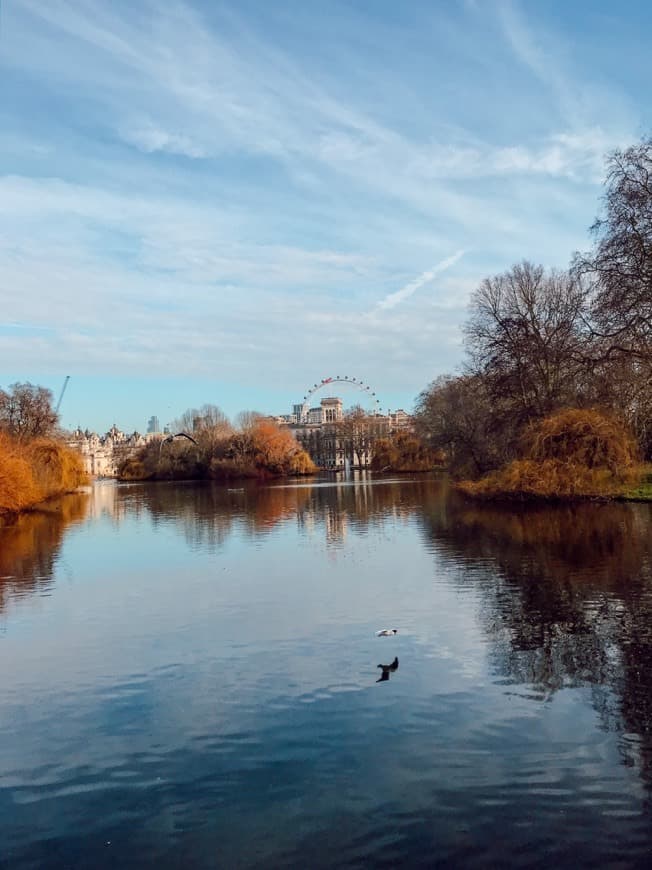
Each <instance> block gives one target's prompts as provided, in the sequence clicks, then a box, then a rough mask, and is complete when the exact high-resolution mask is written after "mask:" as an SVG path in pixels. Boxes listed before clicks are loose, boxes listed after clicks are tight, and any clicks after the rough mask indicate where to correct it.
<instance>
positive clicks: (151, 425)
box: [147, 416, 161, 435]
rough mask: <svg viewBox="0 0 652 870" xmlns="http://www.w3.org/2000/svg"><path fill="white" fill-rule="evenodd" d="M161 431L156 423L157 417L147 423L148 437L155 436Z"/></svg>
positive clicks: (151, 418) (157, 422)
mask: <svg viewBox="0 0 652 870" xmlns="http://www.w3.org/2000/svg"><path fill="white" fill-rule="evenodd" d="M160 431H161V425H160V423H159V421H158V417H156V416H152V417H150V418H149V420H148V421H147V434H148V435H156V434H157V433H158V432H160Z"/></svg>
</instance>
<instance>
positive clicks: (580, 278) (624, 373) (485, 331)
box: [416, 137, 652, 498]
mask: <svg viewBox="0 0 652 870" xmlns="http://www.w3.org/2000/svg"><path fill="white" fill-rule="evenodd" d="M606 166H607V172H606V179H605V190H604V195H603V198H602V203H603V211H602V214H601V215H600V216H599V217H598V219H597V220H596V221H595V223H594V225H593V227H592V228H591V230H592V234H593V239H594V245H593V247H592V249H591V250H590V251H588V252H586V253H575V254H574V256H573V258H572V261H571V264H570V267H569V268H568V269H567V270H561V271H560V270H557V269H546V268H544V267H543V266H541V265H536V264H533V263H531V262H528V261H523V262H521V263H517V264H516V265H514V266H512V267H511V269H508V270H507V271H505V272H503V273H501V274H498V275H495V276H492V277H489V278H486V279H485V280H483V281H482V282H481V284H480V285H479V287H478V288H477V289H476V290H475V292H474V293H473V294H472V296H471V300H470V304H469V312H468V318H467V321H466V323H465V325H464V330H463V332H464V346H465V351H466V356H465V361H464V366H463V369H462V371H461V372H460V373H459V374H456V375H449V376H446V375H445V376H441V377H439V378H438V379H437V380H435V381H434V382H433V383H432V384H431V385H430V386H429V387H428V388H426V389H425V390H424V391H423V392H422V393H421V395H420V396H419V398H418V400H417V409H416V426H417V432H418V433H419V434H420V435H421V436H422V437H423V438H424V440H425V441H426V442H427V443H428V444H429V445H430V446H431V447H432V448H433V449H441V450H444V451H445V453H446V457H447V464H448V467H449V470H450V472H451V474H452V475H453V476H454V477H455V478H456V479H458V480H459V481H466V482H465V483H463V484H462V485H461V489H462V490H463V491H464V492H466V493H467V494H469V495H474V496H484V497H490V496H503V495H506V494H509V495H510V496H512V497H515V496H517V495H520V496H522V497H547V498H553V497H560V498H573V497H577V496H595V495H600V496H603V495H623V494H627V493H630V492H635V493H637V494H638V495H637V497H643V494H644V493H643V490H642V488H641V485H640V482H639V483H637V477H638V478H639V481H640V479H642V477H643V475H644V474H645V470H644V469H645V466H643V465H641V464H639V463H641V462H648V463H649V461H650V460H652V137H650V138H647V139H644V140H642V141H641V142H640V143H638V144H637V145H634V146H632V147H630V148H627V149H625V150H617V151H614V152H613V153H612V154H610V155H608V157H607V163H606Z"/></svg>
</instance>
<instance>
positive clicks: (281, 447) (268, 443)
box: [119, 415, 316, 480]
mask: <svg viewBox="0 0 652 870" xmlns="http://www.w3.org/2000/svg"><path fill="white" fill-rule="evenodd" d="M211 431H213V434H214V437H211V438H202V437H201V434H202V433H201V432H200V433H196V434H198V435H199V437H198V438H197V439H196V443H189V442H187V441H182V440H181V439H178V440H175V441H174V442H173V443H171V444H168V443H166V442H160V441H152V442H150V443H149V444H148V445H147V446H146V447H144V448H143V449H142V450H141V451H140V452H139V453H138V454H137V455H136V456H132V457H129V458H128V459H127V460H125V462H124V463H123V465H122V466H121V467H120V469H119V476H120V478H121V479H122V480H195V479H200V480H201V479H205V478H211V479H213V480H231V479H236V478H246V477H252V478H265V477H280V476H285V475H297V474H312V473H314V471H315V470H316V469H315V466H314V464H313V462H312V460H311V459H310V457H309V456H308V454H307V453H306V452H305V451H304V450H302V448H301V446H300V445H299V444H298V442H297V441H296V440H295V438H294V437H293V436H292V434H291V433H290V432H289V431H288V430H286V429H282V428H280V427H279V426H277V425H276V424H275V423H272V422H271V421H269V420H266V419H265V418H263V417H261V416H260V415H249V416H248V417H247V420H246V421H245V423H244V426H243V428H242V429H241V430H239V431H238V430H236V431H233V430H226V429H224V430H222V431H221V432H220V433H217V432H215V431H214V430H211Z"/></svg>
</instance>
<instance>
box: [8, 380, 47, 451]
mask: <svg viewBox="0 0 652 870" xmlns="http://www.w3.org/2000/svg"><path fill="white" fill-rule="evenodd" d="M52 401H53V398H52V392H51V391H50V390H47V389H45V387H38V386H34V385H33V384H30V383H29V382H26V383H22V384H21V383H16V384H12V385H11V386H10V387H9V389H8V391H7V392H5V390H0V429H2V430H4V431H5V432H8V433H9V434H10V435H13V436H14V437H15V438H18V439H19V440H21V441H27V440H29V439H30V438H38V437H40V436H42V435H50V434H51V433H52V431H53V429H54V427H55V426H56V423H57V415H56V413H55V411H54V409H53V407H52Z"/></svg>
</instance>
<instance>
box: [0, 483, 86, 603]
mask: <svg viewBox="0 0 652 870" xmlns="http://www.w3.org/2000/svg"><path fill="white" fill-rule="evenodd" d="M88 506H89V497H88V494H87V493H76V494H74V495H68V496H65V497H63V498H61V499H57V500H56V501H53V502H50V503H48V505H47V507H46V508H45V509H43V510H40V511H35V512H31V513H26V514H22V515H21V516H19V517H18V519H17V520H16V521H15V522H14V523H13V524H12V525H10V526H6V527H4V528H2V529H0V612H2V611H4V610H5V608H6V606H7V604H8V603H9V601H10V600H11V599H12V598H18V597H23V596H25V595H30V594H34V593H39V592H42V591H43V590H44V589H45V588H47V586H48V585H49V584H50V583H51V581H52V574H53V570H54V565H55V562H56V559H57V556H58V554H59V551H60V549H61V543H62V541H63V537H64V534H65V532H66V529H68V528H69V527H70V526H71V525H73V524H75V523H78V522H80V521H81V520H83V519H84V518H85V517H86V515H87V511H88Z"/></svg>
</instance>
